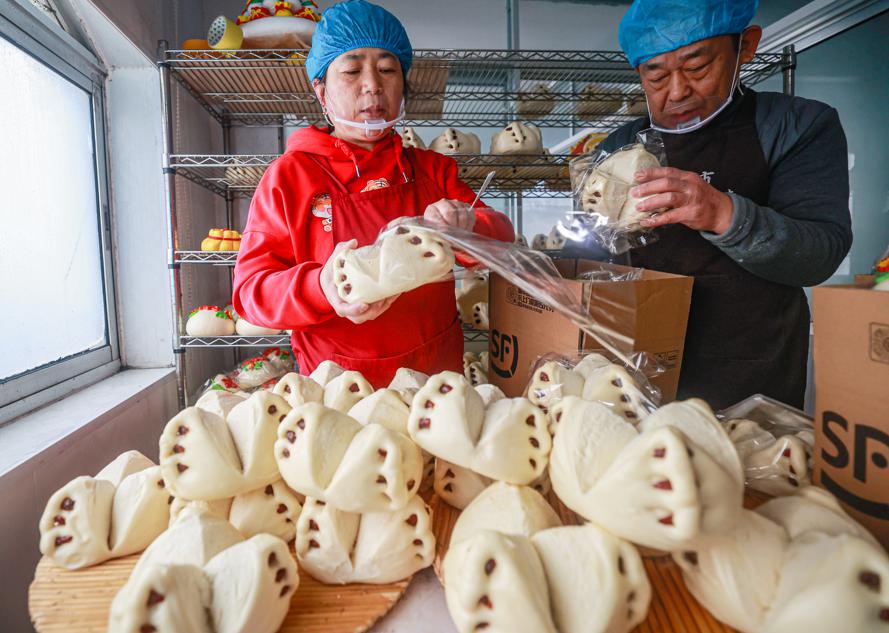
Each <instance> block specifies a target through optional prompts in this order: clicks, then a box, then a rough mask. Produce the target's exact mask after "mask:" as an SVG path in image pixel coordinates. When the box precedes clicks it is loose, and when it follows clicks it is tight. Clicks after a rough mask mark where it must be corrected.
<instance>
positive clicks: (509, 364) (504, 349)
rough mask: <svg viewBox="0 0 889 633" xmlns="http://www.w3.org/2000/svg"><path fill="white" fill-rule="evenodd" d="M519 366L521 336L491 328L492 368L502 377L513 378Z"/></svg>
mask: <svg viewBox="0 0 889 633" xmlns="http://www.w3.org/2000/svg"><path fill="white" fill-rule="evenodd" d="M518 366H519V337H517V336H515V335H512V334H503V333H501V332H500V331H499V330H491V369H493V370H494V373H495V374H497V375H498V376H500V377H501V378H511V377H513V376H515V372H516V369H517V368H518Z"/></svg>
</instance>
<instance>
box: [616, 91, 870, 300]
mask: <svg viewBox="0 0 889 633" xmlns="http://www.w3.org/2000/svg"><path fill="white" fill-rule="evenodd" d="M747 90H749V88H748V89H747ZM755 94H756V129H757V132H758V135H759V141H760V144H761V145H762V150H763V153H764V155H765V157H766V161H767V162H768V165H769V176H770V182H769V197H768V204H766V205H764V206H761V205H758V204H755V203H754V202H753V201H751V200H749V199H747V198H744V197H743V196H739V195H737V194H734V193H729V194H728V195H729V196H730V197H731V199H732V203H733V207H734V215H733V218H732V224H731V226H730V227H729V229H728V230H727V231H726V232H725V233H723V234H721V235H716V234H715V233H709V232H706V231H702V232H701V235H703V236H704V238H706V239H707V240H709V241H710V242H711V243H712V244H713V245H714V246H716V247H718V248H719V249H721V250H722V251H723V252H724V253H725V254H726V255H728V256H729V257H731V258H732V259H733V260H735V261H736V262H738V264H739V265H741V266H742V267H743V268H744V269H746V270H747V271H749V272H751V273H753V274H754V275H757V276H759V277H762V278H763V279H767V280H769V281H774V282H777V283H782V284H786V285H790V286H815V285H817V284H820V283H822V282H824V281H825V280H827V279H828V278H829V277H830V276H831V275H833V273H834V272H835V271H836V269H837V267H838V266H839V265H840V262H842V260H843V258H844V257H845V256H846V254H847V253H848V252H849V248H850V247H851V245H852V219H851V216H850V214H849V167H848V152H847V147H846V135H845V133H844V132H843V127H842V125H841V124H840V119H839V115H838V114H837V111H836V110H835V109H833V108H831V107H830V106H828V105H826V104H824V103H821V102H819V101H812V100H810V99H803V98H801V97H791V96H788V95H784V94H781V93H774V92H760V93H755ZM649 125H650V124H649V121H648V118H647V117H645V118H642V119H637V120H635V121H631V122H630V123H627V124H626V125H624V126H622V127H621V128H619V129H617V130H615V132H614V133H612V134H611V135H610V136H609V137H608V138H607V139H605V140H604V141H603V142H602V144H601V145H600V148H601V149H604V150H606V151H609V152H611V151H614V150H616V149H618V148H620V147H622V146H624V145H629V144H631V143H633V142H635V138H636V133H637V132H639V131H641V130H643V129H645V128H647V127H649Z"/></svg>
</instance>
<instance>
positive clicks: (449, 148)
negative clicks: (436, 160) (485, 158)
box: [429, 127, 482, 156]
mask: <svg viewBox="0 0 889 633" xmlns="http://www.w3.org/2000/svg"><path fill="white" fill-rule="evenodd" d="M429 149H431V150H432V151H433V152H438V153H439V154H445V155H448V156H450V155H451V154H479V153H481V151H482V142H481V141H480V140H479V138H478V136H476V135H475V134H473V133H472V132H461V131H460V130H455V129H454V128H452V127H449V128H448V129H446V130H445V131H444V132H442V133H441V134H439V135H438V136H437V137H436V138H435V139H434V140H433V141H432V143H431V144H430V145H429Z"/></svg>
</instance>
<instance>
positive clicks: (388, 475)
mask: <svg viewBox="0 0 889 633" xmlns="http://www.w3.org/2000/svg"><path fill="white" fill-rule="evenodd" d="M274 454H275V458H276V459H277V462H278V467H279V469H280V471H281V476H282V477H283V478H284V481H286V482H287V485H288V486H290V487H291V488H293V490H295V491H296V492H298V493H300V494H303V495H306V496H307V497H315V498H317V499H320V500H321V501H325V502H327V503H330V504H331V505H333V506H334V507H336V508H338V509H341V510H344V511H347V512H362V513H363V512H378V511H390V512H391V511H393V510H398V509H400V508H403V507H404V506H405V505H407V503H408V502H409V501H410V499H411V498H413V497H414V495H416V494H417V491H418V490H419V485H420V480H421V477H422V475H423V458H422V455H421V453H420V449H419V448H417V446H416V445H415V444H414V443H413V442H412V441H411V440H410V438H408V437H406V436H405V435H402V434H401V433H397V432H395V431H390V430H389V429H387V428H385V427H383V426H380V425H379V424H368V425H367V426H362V425H361V424H359V423H358V422H357V421H355V420H353V419H352V418H350V417H349V416H347V415H345V414H344V413H340V412H339V411H337V410H335V409H330V408H328V407H325V406H323V405H319V404H317V403H308V404H304V405H302V406H299V407H296V408H295V409H293V411H291V412H290V414H289V415H288V416H287V417H286V418H285V419H284V421H283V422H282V423H281V424H280V426H279V427H278V440H277V442H275V449H274Z"/></svg>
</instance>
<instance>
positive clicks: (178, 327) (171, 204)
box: [157, 40, 187, 409]
mask: <svg viewBox="0 0 889 633" xmlns="http://www.w3.org/2000/svg"><path fill="white" fill-rule="evenodd" d="M168 47H169V44H168V43H167V41H166V40H160V41H159V42H158V46H157V65H158V71H159V76H160V89H161V104H162V109H161V118H162V125H163V130H164V134H163V150H164V151H163V156H162V158H161V165H162V168H163V174H164V204H165V207H166V212H167V262H168V264H169V265H168V266H167V268H168V270H169V271H170V305H171V308H172V315H171V316H172V321H173V351H174V354H173V358H174V361H175V364H176V378H177V380H176V388H177V395H178V397H179V408H180V409H182V408H185V404H186V402H185V399H186V392H187V382H186V368H185V356H184V354H182V353H180V351H179V350H180V348H181V345H180V341H179V337H180V334H181V332H182V286H181V284H180V281H181V280H180V273H179V266H177V265H175V263H176V251H177V250H178V248H179V237H178V233H177V226H178V225H177V222H176V182H175V177H176V172H175V170H174V169H173V168H172V167H170V154H172V153H173V102H172V99H171V95H170V92H171V87H172V84H171V81H170V66H169V64H168V63H167V60H166V56H167V49H168Z"/></svg>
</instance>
